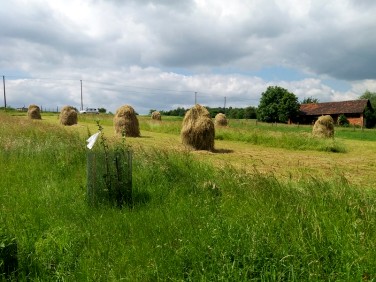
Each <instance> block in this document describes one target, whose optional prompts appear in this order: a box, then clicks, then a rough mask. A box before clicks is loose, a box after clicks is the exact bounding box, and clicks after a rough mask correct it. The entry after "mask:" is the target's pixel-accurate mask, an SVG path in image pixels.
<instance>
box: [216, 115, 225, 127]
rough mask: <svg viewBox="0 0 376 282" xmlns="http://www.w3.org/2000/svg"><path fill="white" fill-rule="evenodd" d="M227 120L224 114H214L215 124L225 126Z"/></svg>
mask: <svg viewBox="0 0 376 282" xmlns="http://www.w3.org/2000/svg"><path fill="white" fill-rule="evenodd" d="M227 124H228V121H227V118H226V115H225V114H222V113H218V114H217V115H216V116H215V125H217V126H227Z"/></svg>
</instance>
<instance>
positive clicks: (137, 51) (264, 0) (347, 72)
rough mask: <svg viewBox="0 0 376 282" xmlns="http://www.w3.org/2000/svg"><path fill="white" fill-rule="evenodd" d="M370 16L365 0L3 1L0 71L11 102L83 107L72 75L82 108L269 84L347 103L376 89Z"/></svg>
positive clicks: (253, 100) (164, 101)
mask: <svg viewBox="0 0 376 282" xmlns="http://www.w3.org/2000/svg"><path fill="white" fill-rule="evenodd" d="M375 14H376V1H373V0H231V1H224V0H54V1H47V0H12V1H2V3H1V8H0V75H2V76H4V77H5V86H6V100H7V105H8V106H12V107H22V106H24V105H25V106H26V107H27V106H28V105H29V104H37V105H40V106H42V107H43V108H56V107H62V106H64V105H72V106H75V107H77V108H80V107H81V81H82V94H83V106H84V108H85V107H104V108H106V109H107V110H108V111H112V112H114V111H115V110H116V109H117V108H118V107H119V106H121V105H124V104H129V105H132V106H133V107H134V108H135V110H136V111H137V112H139V113H140V114H147V113H148V112H149V110H150V109H157V110H169V109H173V108H176V107H186V108H187V107H191V106H192V105H193V104H194V102H195V97H196V101H197V103H200V104H203V105H207V106H212V107H217V106H224V101H225V97H226V106H227V107H229V106H232V107H246V106H257V105H258V102H259V99H260V96H261V93H262V92H263V91H265V90H266V88H267V87H268V86H270V85H273V86H274V85H278V86H281V87H284V88H286V89H288V90H289V91H290V92H293V93H294V94H296V95H297V96H298V98H299V100H302V99H303V98H305V97H314V98H318V99H319V100H320V101H321V102H327V101H340V100H346V99H356V98H358V97H359V96H360V95H361V94H363V93H364V92H365V91H366V90H369V91H376V36H375V30H376V20H375ZM1 96H3V95H1ZM1 96H0V97H1ZM0 105H1V106H3V105H4V102H3V101H1V103H0Z"/></svg>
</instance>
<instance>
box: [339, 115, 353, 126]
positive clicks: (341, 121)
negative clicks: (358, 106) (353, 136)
mask: <svg viewBox="0 0 376 282" xmlns="http://www.w3.org/2000/svg"><path fill="white" fill-rule="evenodd" d="M338 125H339V126H343V127H348V126H349V125H350V122H349V120H348V119H347V117H346V116H345V115H344V114H341V115H339V117H338Z"/></svg>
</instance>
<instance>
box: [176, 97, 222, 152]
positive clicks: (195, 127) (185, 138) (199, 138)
mask: <svg viewBox="0 0 376 282" xmlns="http://www.w3.org/2000/svg"><path fill="white" fill-rule="evenodd" d="M180 134H181V138H182V142H183V144H185V145H187V146H189V147H191V148H193V149H196V150H208V151H213V150H214V136H215V129H214V123H213V121H212V119H211V117H210V114H209V112H208V110H207V109H206V108H205V107H203V106H201V105H199V104H196V105H195V106H194V107H192V108H191V109H190V110H189V111H188V112H187V113H186V114H185V116H184V120H183V126H182V129H181V132H180Z"/></svg>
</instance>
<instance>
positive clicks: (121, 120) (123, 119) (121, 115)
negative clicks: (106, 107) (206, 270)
mask: <svg viewBox="0 0 376 282" xmlns="http://www.w3.org/2000/svg"><path fill="white" fill-rule="evenodd" d="M114 126H115V132H116V134H121V135H125V136H128V137H140V127H139V124H138V119H137V116H136V112H135V110H134V109H133V108H132V107H131V106H129V105H124V106H121V107H120V108H119V109H117V111H116V113H115V117H114Z"/></svg>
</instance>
